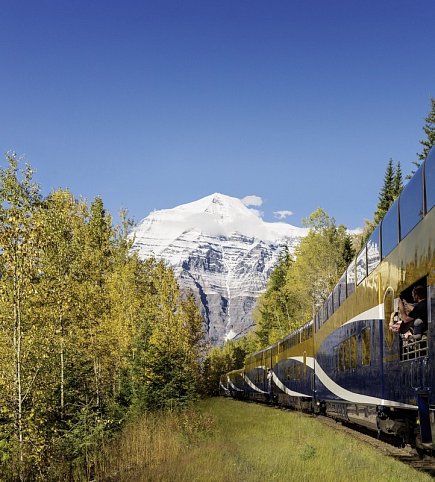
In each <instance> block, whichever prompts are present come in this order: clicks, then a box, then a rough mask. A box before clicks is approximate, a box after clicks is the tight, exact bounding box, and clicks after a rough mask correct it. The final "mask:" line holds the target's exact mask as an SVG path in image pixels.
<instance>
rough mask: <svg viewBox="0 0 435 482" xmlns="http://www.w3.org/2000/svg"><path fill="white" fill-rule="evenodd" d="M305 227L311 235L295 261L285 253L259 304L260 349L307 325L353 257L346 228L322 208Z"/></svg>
mask: <svg viewBox="0 0 435 482" xmlns="http://www.w3.org/2000/svg"><path fill="white" fill-rule="evenodd" d="M304 224H305V226H306V227H307V228H309V233H308V235H307V236H306V237H305V238H303V239H302V241H301V243H300V244H299V246H298V247H297V248H296V250H295V259H294V260H293V259H292V258H291V256H289V254H288V252H287V251H284V252H283V255H282V257H281V260H280V262H279V263H278V265H277V267H276V268H275V270H274V271H273V273H272V275H271V277H270V281H269V283H268V286H267V289H266V292H265V293H264V294H263V295H262V296H261V297H260V298H259V300H258V302H257V306H256V310H255V313H254V316H255V320H256V327H255V335H256V336H257V338H258V343H259V346H261V347H264V346H267V345H269V344H271V343H274V342H275V341H277V340H278V339H280V338H282V337H284V336H285V335H286V334H288V333H290V331H292V330H293V329H295V328H298V327H299V326H301V325H303V324H304V323H306V322H307V321H308V320H309V319H310V318H311V317H312V316H313V312H314V310H315V309H316V308H318V307H319V306H320V304H321V303H322V302H323V301H324V300H325V299H326V297H327V295H328V294H329V293H330V292H331V290H332V288H333V287H334V285H335V283H336V281H337V280H338V277H339V276H340V275H341V274H342V272H343V271H344V270H345V268H346V267H347V265H348V263H349V262H350V260H351V259H353V257H354V254H355V253H354V249H353V246H352V239H351V237H350V236H349V234H348V233H347V231H346V229H345V227H344V226H337V225H336V223H335V220H334V219H333V218H331V217H329V216H328V215H327V214H326V213H325V212H324V211H323V210H322V209H318V210H316V211H315V212H313V213H312V214H311V215H310V216H309V217H308V218H307V219H306V220H305V221H304Z"/></svg>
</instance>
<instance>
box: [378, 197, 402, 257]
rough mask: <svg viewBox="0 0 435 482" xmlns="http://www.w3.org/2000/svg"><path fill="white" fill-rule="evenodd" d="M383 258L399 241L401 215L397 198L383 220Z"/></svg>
mask: <svg viewBox="0 0 435 482" xmlns="http://www.w3.org/2000/svg"><path fill="white" fill-rule="evenodd" d="M381 233H382V258H385V256H387V255H388V254H390V253H391V251H392V250H393V249H394V248H395V247H396V246H397V243H398V242H399V216H398V202H397V200H396V201H395V202H394V204H393V205H392V206H391V208H390V210H389V211H388V212H387V214H386V215H385V216H384V219H383V220H382V230H381Z"/></svg>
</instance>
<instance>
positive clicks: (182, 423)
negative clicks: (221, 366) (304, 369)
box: [95, 398, 432, 482]
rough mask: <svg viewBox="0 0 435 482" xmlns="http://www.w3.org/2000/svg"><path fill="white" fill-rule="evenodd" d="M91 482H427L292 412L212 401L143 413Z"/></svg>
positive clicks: (113, 445) (107, 449) (103, 457)
mask: <svg viewBox="0 0 435 482" xmlns="http://www.w3.org/2000/svg"><path fill="white" fill-rule="evenodd" d="M95 480H97V481H106V480H112V481H124V480H125V481H127V480H128V481H131V482H142V481H162V482H163V481H180V482H181V481H189V482H205V481H207V482H208V481H211V482H244V481H246V482H264V481H265V480H268V481H269V480H271V481H272V480H276V481H289V482H291V481H298V482H300V481H306V482H316V481H319V482H333V481H334V482H335V481H338V482H340V481H343V482H348V481H354V482H367V481H372V480H373V481H374V480H376V481H383V482H389V481H391V482H393V481H394V482H400V481H403V482H405V481H409V480H412V481H413V482H420V481H421V482H423V481H429V480H432V478H431V477H430V476H429V475H427V474H424V473H421V472H418V471H416V470H415V469H413V468H410V467H408V466H406V465H405V464H403V463H401V462H399V461H397V460H394V459H393V458H390V457H386V456H384V455H382V454H380V453H378V452H377V451H376V450H375V449H373V448H372V447H369V446H366V445H364V444H362V443H361V442H359V441H357V440H355V439H353V438H352V437H351V436H349V435H347V434H343V433H338V432H336V431H334V430H332V429H331V428H329V427H326V426H324V425H322V424H320V423H319V422H318V421H317V420H316V419H315V418H310V417H306V416H303V415H301V414H300V413H298V412H289V411H285V412H284V411H282V410H274V409H273V408H270V407H267V406H262V405H257V404H249V403H245V402H238V401H235V400H231V399H223V398H212V399H208V400H203V401H201V402H198V403H196V404H194V405H193V407H192V408H190V409H189V410H185V411H182V412H175V411H172V412H166V413H164V414H160V415H159V416H157V417H149V416H147V415H144V416H142V417H140V418H139V419H138V420H137V421H136V422H135V423H133V424H130V425H128V426H127V427H126V428H125V430H124V431H123V432H122V434H120V435H119V437H118V438H116V439H115V440H114V441H113V442H112V443H111V444H109V445H107V446H106V447H105V450H104V453H103V454H102V455H101V457H100V459H99V463H98V464H97V473H96V474H95Z"/></svg>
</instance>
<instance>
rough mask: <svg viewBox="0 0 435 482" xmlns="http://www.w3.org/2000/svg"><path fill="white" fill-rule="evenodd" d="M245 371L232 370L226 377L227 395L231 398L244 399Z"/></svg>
mask: <svg viewBox="0 0 435 482" xmlns="http://www.w3.org/2000/svg"><path fill="white" fill-rule="evenodd" d="M244 374H245V369H244V368H242V369H240V370H233V371H231V372H229V373H227V375H226V382H227V387H228V391H229V394H230V395H231V397H233V398H238V399H245V398H246V394H245V391H246V390H245V377H244Z"/></svg>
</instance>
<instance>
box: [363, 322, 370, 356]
mask: <svg viewBox="0 0 435 482" xmlns="http://www.w3.org/2000/svg"><path fill="white" fill-rule="evenodd" d="M361 335H362V336H361V340H362V364H363V365H370V327H367V328H364V330H363V331H362V332H361Z"/></svg>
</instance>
